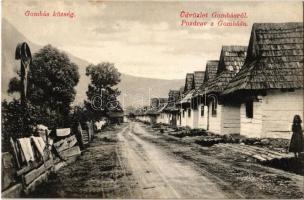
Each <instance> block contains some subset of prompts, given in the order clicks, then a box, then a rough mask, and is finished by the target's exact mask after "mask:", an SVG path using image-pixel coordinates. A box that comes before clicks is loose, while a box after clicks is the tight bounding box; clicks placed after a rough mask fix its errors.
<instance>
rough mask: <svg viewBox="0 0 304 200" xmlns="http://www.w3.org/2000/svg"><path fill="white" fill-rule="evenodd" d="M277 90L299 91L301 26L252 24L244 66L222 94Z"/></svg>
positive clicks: (301, 49)
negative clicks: (290, 89)
mask: <svg viewBox="0 0 304 200" xmlns="http://www.w3.org/2000/svg"><path fill="white" fill-rule="evenodd" d="M281 88H286V89H289V88H303V23H302V22H301V23H294V22H292V23H262V24H260V23H258V24H254V25H253V27H252V31H251V37H250V41H249V47H248V53H247V58H246V61H245V64H244V66H243V68H242V69H241V70H240V72H239V73H238V74H237V75H236V76H235V77H234V78H233V79H232V80H231V81H230V83H229V85H228V86H227V88H226V89H225V91H224V94H229V93H233V92H236V91H240V90H261V89H281Z"/></svg>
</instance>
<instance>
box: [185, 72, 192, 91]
mask: <svg viewBox="0 0 304 200" xmlns="http://www.w3.org/2000/svg"><path fill="white" fill-rule="evenodd" d="M193 88H194V74H193V73H187V75H186V81H185V88H184V93H187V92H189V91H190V90H192V89H193Z"/></svg>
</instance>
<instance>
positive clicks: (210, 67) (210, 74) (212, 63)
mask: <svg viewBox="0 0 304 200" xmlns="http://www.w3.org/2000/svg"><path fill="white" fill-rule="evenodd" d="M218 64H219V61H218V60H208V61H207V64H206V71H205V77H204V82H207V81H210V80H212V79H214V78H215V76H216V72H217V68H218Z"/></svg>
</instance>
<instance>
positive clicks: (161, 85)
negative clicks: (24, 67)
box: [1, 19, 184, 107]
mask: <svg viewBox="0 0 304 200" xmlns="http://www.w3.org/2000/svg"><path fill="white" fill-rule="evenodd" d="M23 41H25V42H27V43H28V44H29V46H30V48H31V51H32V54H34V53H35V52H37V51H38V50H39V49H40V48H41V46H39V45H37V44H34V43H33V42H31V41H29V40H28V39H27V38H26V37H25V36H24V35H23V34H21V33H20V32H18V30H17V29H16V28H15V27H14V26H12V25H11V24H10V23H9V22H8V21H6V20H5V19H2V82H1V84H2V87H1V90H2V99H11V98H12V97H11V96H9V95H8V94H7V88H8V83H9V80H10V79H11V78H12V77H14V76H15V75H16V70H17V69H18V68H19V67H20V66H19V65H20V64H19V62H18V61H16V60H15V59H14V53H15V48H16V46H17V44H18V43H19V42H23ZM67 54H68V55H69V57H70V59H71V60H72V61H73V62H74V63H76V64H77V65H78V67H79V73H80V80H79V83H78V85H77V87H76V91H77V94H76V98H75V102H74V103H75V104H79V103H81V102H83V100H84V99H85V98H86V93H85V92H86V90H87V88H88V83H89V79H88V77H86V76H85V68H86V66H87V65H88V64H89V62H87V61H85V60H83V59H80V58H78V57H75V56H73V55H71V54H69V53H68V52H67ZM183 84H184V81H183V80H181V79H179V80H164V79H153V78H145V77H136V76H131V75H127V74H122V76H121V83H120V84H119V85H118V88H119V90H120V91H121V96H120V98H119V99H120V101H121V103H122V104H123V105H124V107H127V106H130V105H133V106H140V105H143V104H144V105H146V104H148V102H149V99H150V97H166V96H167V95H168V92H169V90H170V89H178V88H179V87H181V86H182V85H183Z"/></svg>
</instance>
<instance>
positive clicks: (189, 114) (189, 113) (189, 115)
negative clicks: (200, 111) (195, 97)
mask: <svg viewBox="0 0 304 200" xmlns="http://www.w3.org/2000/svg"><path fill="white" fill-rule="evenodd" d="M188 117H191V109H188Z"/></svg>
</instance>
